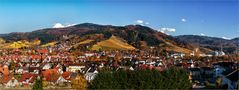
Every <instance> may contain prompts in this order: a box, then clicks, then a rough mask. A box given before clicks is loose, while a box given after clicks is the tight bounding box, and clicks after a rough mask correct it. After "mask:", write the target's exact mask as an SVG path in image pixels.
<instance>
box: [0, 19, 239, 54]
mask: <svg viewBox="0 0 239 90" xmlns="http://www.w3.org/2000/svg"><path fill="white" fill-rule="evenodd" d="M63 36H67V37H68V38H67V39H68V41H70V42H72V43H71V44H72V46H79V45H80V46H81V45H82V43H84V44H87V45H90V47H94V46H96V45H98V47H97V48H108V49H109V48H113V47H110V46H109V45H104V44H109V43H117V45H118V46H121V47H124V48H125V49H127V48H130V49H132V48H133V47H135V48H137V49H149V48H150V47H151V46H154V47H156V48H158V49H165V50H167V51H175V52H184V53H191V52H192V50H194V48H198V47H199V48H200V49H204V51H205V52H206V50H207V51H208V50H220V47H221V46H222V47H223V48H224V50H225V51H226V52H228V53H232V52H234V51H235V49H236V48H238V47H239V38H235V39H232V40H226V39H222V38H213V37H206V36H194V35H182V36H176V37H173V36H170V35H166V34H164V33H161V32H159V31H157V30H154V29H151V28H149V27H146V26H141V25H127V26H112V25H98V24H93V23H83V24H78V25H74V26H70V27H65V28H47V29H41V30H36V31H32V32H25V33H18V32H15V33H9V34H0V38H2V39H4V40H5V41H6V43H11V42H15V41H20V40H27V41H33V40H36V39H38V40H40V41H41V45H44V44H47V43H51V42H59V43H60V42H61V40H63V38H64V37H63ZM112 36H113V37H112ZM107 40H108V41H107ZM112 40H113V41H112ZM114 41H116V42H114ZM80 42H81V43H80ZM86 42H88V43H86ZM106 42H107V43H106ZM75 44H76V45H75ZM121 44H122V45H121ZM129 45H131V46H132V47H131V46H129ZM126 46H127V47H126ZM116 49H119V48H116Z"/></svg>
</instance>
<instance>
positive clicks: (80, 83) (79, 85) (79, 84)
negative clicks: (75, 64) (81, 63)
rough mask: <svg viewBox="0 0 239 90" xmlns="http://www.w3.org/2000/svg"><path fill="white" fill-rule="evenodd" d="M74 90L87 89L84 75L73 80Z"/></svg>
mask: <svg viewBox="0 0 239 90" xmlns="http://www.w3.org/2000/svg"><path fill="white" fill-rule="evenodd" d="M71 85H72V88H74V89H79V90H86V89H87V81H86V80H85V78H84V77H83V75H78V76H76V78H74V79H72V80H71Z"/></svg>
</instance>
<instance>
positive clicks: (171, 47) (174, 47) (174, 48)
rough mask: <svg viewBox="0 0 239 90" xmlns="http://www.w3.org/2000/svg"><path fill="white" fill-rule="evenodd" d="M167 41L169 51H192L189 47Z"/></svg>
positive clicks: (186, 52) (187, 52) (188, 52)
mask: <svg viewBox="0 0 239 90" xmlns="http://www.w3.org/2000/svg"><path fill="white" fill-rule="evenodd" d="M165 43H166V44H167V45H169V46H170V47H169V48H167V50H168V51H176V52H182V53H185V54H190V53H191V52H192V51H191V50H189V49H186V48H182V47H179V46H176V45H174V44H172V43H170V42H165Z"/></svg>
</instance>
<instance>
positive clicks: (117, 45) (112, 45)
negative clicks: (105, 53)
mask: <svg viewBox="0 0 239 90" xmlns="http://www.w3.org/2000/svg"><path fill="white" fill-rule="evenodd" d="M99 49H102V50H134V49H135V48H134V47H133V46H131V45H129V44H128V43H127V42H126V41H124V40H122V39H121V38H118V37H116V36H111V37H110V38H109V39H107V40H104V41H101V42H98V43H97V44H95V45H93V46H92V48H91V50H99Z"/></svg>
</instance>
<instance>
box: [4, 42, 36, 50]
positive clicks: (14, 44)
mask: <svg viewBox="0 0 239 90" xmlns="http://www.w3.org/2000/svg"><path fill="white" fill-rule="evenodd" d="M40 43H41V41H40V40H34V41H32V42H29V41H26V40H22V41H16V42H12V43H5V46H3V48H14V49H18V48H23V47H33V46H36V45H39V44H40Z"/></svg>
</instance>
